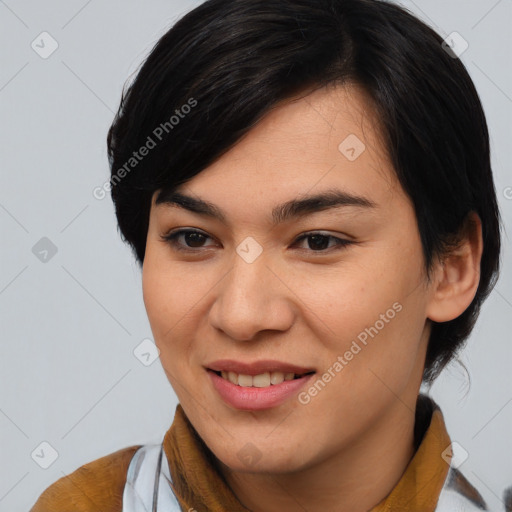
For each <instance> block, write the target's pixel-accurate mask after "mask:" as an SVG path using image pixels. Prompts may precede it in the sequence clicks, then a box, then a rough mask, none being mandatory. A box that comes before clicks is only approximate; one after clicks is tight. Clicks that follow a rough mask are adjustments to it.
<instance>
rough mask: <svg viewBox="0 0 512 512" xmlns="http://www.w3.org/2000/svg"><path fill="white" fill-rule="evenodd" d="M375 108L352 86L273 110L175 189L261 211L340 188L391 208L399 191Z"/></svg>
mask: <svg viewBox="0 0 512 512" xmlns="http://www.w3.org/2000/svg"><path fill="white" fill-rule="evenodd" d="M381 139H382V137H381V132H380V129H379V120H378V118H377V116H376V115H375V113H374V110H373V105H372V103H371V101H370V99H369V98H368V97H367V95H366V94H365V93H364V91H363V90H361V89H360V88H358V87H356V86H353V85H350V84H348V85H346V86H343V87H341V86H336V87H329V88H322V89H318V90H316V91H314V92H312V93H308V94H306V93H304V94H302V95H300V96H297V97H294V98H291V99H288V100H285V101H283V102H281V103H280V104H278V105H277V106H276V107H274V108H273V109H272V110H271V111H270V112H269V113H268V114H267V115H266V116H265V117H264V118H263V119H262V120H261V121H260V122H258V123H257V124H256V125H255V126H254V127H253V128H252V129H251V130H250V131H249V132H248V133H247V134H246V135H245V136H244V137H243V138H242V139H241V140H240V141H238V143H237V144H235V146H234V147H232V148H231V149H230V150H229V151H228V152H226V153H225V154H224V155H222V156H221V157H220V158H219V159H218V160H217V161H215V162H214V163H213V164H211V165H210V166H208V167H207V168H206V169H204V170H203V171H201V172H200V173H199V174H197V175H196V176H194V177H193V178H191V179H190V180H189V181H187V182H186V183H184V184H182V185H180V186H178V187H177V188H175V189H174V191H176V192H182V193H183V194H186V195H189V196H190V195H196V196H198V197H200V198H202V199H206V200H208V201H210V202H211V203H214V204H222V205H231V206H232V207H233V208H235V209H236V208H237V207H238V208H239V209H241V210H242V211H243V210H247V209H250V210H251V211H253V212H254V213H256V211H257V209H258V206H261V207H262V208H264V209H265V211H266V213H267V216H268V211H269V210H272V209H273V208H275V205H276V204H278V203H279V204H282V203H284V202H286V200H289V199H290V198H292V197H293V198H297V197H303V196H309V195H312V194H314V193H319V192H322V191H326V190H330V191H332V190H341V191H342V192H343V193H346V194H350V195H353V196H359V197H367V198H368V199H369V200H370V201H371V202H372V203H375V204H378V203H380V202H385V201H386V197H387V196H389V194H390V193H392V192H393V191H394V190H396V189H400V187H399V185H398V183H397V180H396V176H395V173H394V171H393V168H392V165H391V163H390V161H389V159H388V156H387V151H386V148H385V146H384V144H383V142H382V140H381Z"/></svg>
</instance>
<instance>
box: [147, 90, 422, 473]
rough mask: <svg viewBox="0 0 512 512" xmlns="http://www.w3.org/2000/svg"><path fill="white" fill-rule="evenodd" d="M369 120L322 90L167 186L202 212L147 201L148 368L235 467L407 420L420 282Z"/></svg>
mask: <svg viewBox="0 0 512 512" xmlns="http://www.w3.org/2000/svg"><path fill="white" fill-rule="evenodd" d="M377 126H378V125H377V122H376V119H375V118H374V117H373V114H372V111H371V108H370V103H369V101H368V99H367V97H366V96H365V95H364V93H363V92H362V91H361V90H360V89H358V88H357V87H355V86H345V87H336V88H329V89H326V88H324V89H320V90H317V91H315V92H313V93H311V94H309V95H308V96H306V97H303V98H295V99H292V100H288V101H286V102H283V103H281V104H280V105H279V106H278V107H277V108H275V109H274V110H272V112H271V113H270V114H268V115H267V116H266V117H265V118H264V119H263V120H262V121H261V122H260V123H259V124H258V125H256V126H255V127H254V128H253V129H252V130H251V131H250V132H249V133H248V134H247V136H246V137H244V138H243V139H242V140H241V141H239V143H238V144H237V145H236V146H234V147H233V148H232V149H231V150H230V151H229V152H227V153H226V154H224V155H223V156H222V157H221V158H220V159H218V160H217V161H216V162H215V163H214V164H212V165H211V166H209V167H208V168H206V169H204V170H203V171H202V172H201V173H200V174H198V175H196V176H195V177H193V178H192V179H191V180H190V181H188V182H187V183H186V184H182V185H180V186H179V187H178V188H177V189H176V190H174V191H173V192H179V193H180V194H181V195H182V196H188V197H190V198H193V199H194V200H196V203H195V205H196V206H197V204H198V203H197V201H198V200H201V201H204V202H207V203H209V205H210V206H213V207H214V208H210V211H208V212H207V211H206V210H207V209H206V208H204V205H203V208H202V210H201V209H199V208H196V207H192V202H191V201H189V202H187V203H183V202H180V200H179V199H176V197H170V196H168V197H167V202H161V203H159V204H156V201H155V198H156V193H155V196H154V197H153V203H152V206H151V213H150V222H149V229H148V235H147V246H146V254H145V259H144V264H143V293H144V302H145V305H146V309H147V313H148V317H149V321H150V324H151V328H152V331H153V335H154V338H155V342H156V344H157V346H158V348H159V349H160V359H161V363H162V365H163V367H164V370H165V371H166V374H167V376H168V378H169V381H170V383H171V385H172V386H173V388H174V390H175V392H176V394H177V396H178V399H179V401H180V403H181V405H182V407H183V409H184V411H185V413H186V415H187V417H188V418H189V420H190V421H191V423H192V424H193V426H194V427H195V429H196V430H197V431H198V433H199V435H200V436H201V437H202V439H203V440H204V441H205V443H206V444H207V445H208V447H209V448H210V449H211V450H212V451H213V453H214V454H215V455H216V457H217V458H218V459H219V460H220V461H221V463H222V464H225V465H226V466H227V467H229V468H231V469H232V470H235V471H236V470H238V471H249V470H251V471H263V472H275V473H283V472H288V471H289V472H291V471H297V470H300V469H303V468H307V467H309V466H313V465H314V464H318V463H320V462H322V461H326V460H328V459H329V457H332V456H333V454H336V453H341V452H343V451H347V450H350V449H353V448H354V447H355V446H357V445H358V444H361V443H363V442H364V440H365V439H368V440H369V439H370V438H371V437H372V436H374V437H375V435H377V433H380V434H379V435H384V433H385V431H386V429H388V428H391V425H395V427H394V428H396V422H397V420H398V422H400V419H403V418H405V417H408V418H409V419H410V417H411V415H412V416H414V413H413V411H414V405H415V401H416V397H417V393H418V389H419V386H420V383H421V376H422V371H423V363H424V358H425V350H426V345H427V340H428V334H429V326H428V322H426V310H427V308H428V303H429V300H430V298H431V292H430V290H429V287H428V285H427V282H426V277H425V272H424V268H423V257H422V247H421V242H420V237H419V232H418V228H417V224H416V217H415V214H414V210H413V207H412V205H411V203H410V201H409V199H408V198H407V197H406V195H405V193H404V192H403V190H402V189H401V187H400V185H399V183H398V182H397V180H396V178H395V175H394V172H393V169H392V166H391V163H390V162H389V160H388V157H387V155H386V152H385V150H384V146H383V144H382V142H381V141H380V139H379V132H378V130H377ZM328 193H330V195H327V194H328ZM313 196H323V197H322V198H321V201H317V202H311V201H309V202H308V201H305V200H306V199H307V198H309V197H313ZM294 202H297V204H293V203H294ZM287 203H289V204H288V207H287V208H283V207H281V208H279V206H280V205H283V204H287ZM290 204H291V205H292V206H290ZM192 210H197V211H192ZM178 231H180V233H178V234H177V232H178ZM190 232H192V233H190ZM226 360H229V362H226ZM219 361H220V362H219ZM259 362H261V363H262V364H261V365H260V366H258V365H253V366H250V365H251V364H252V363H259ZM244 364H246V365H249V366H244ZM287 365H288V366H287ZM289 365H293V366H289ZM212 370H216V371H221V370H225V371H226V372H227V371H229V370H231V371H233V374H226V373H225V374H224V377H227V378H228V379H229V377H231V378H232V379H236V378H239V380H238V384H234V383H232V382H230V381H229V380H226V379H224V378H223V377H222V374H221V375H220V376H219V375H217V374H216V373H214V372H213V371H212ZM235 370H238V371H235ZM279 370H282V373H283V374H284V375H281V373H280V372H279ZM267 371H268V373H267ZM310 372H314V373H312V374H311V373H310ZM238 373H240V374H242V376H241V377H239V376H238V375H237V374H238ZM287 373H288V374H290V373H294V374H297V375H303V374H304V373H309V375H306V376H302V377H300V378H294V379H293V380H289V379H290V377H291V376H290V375H288V376H287V375H286V374H287ZM256 374H263V375H262V376H258V377H256V378H254V379H253V380H251V379H250V376H254V375H256ZM270 377H271V378H272V379H273V380H272V382H275V384H273V383H270V382H269V378H270ZM283 377H284V378H285V380H284V381H283V382H282V383H279V381H280V380H282V379H283ZM235 382H237V381H236V380H235ZM240 384H242V385H240ZM247 384H249V385H251V384H252V385H253V386H252V387H246V385H247ZM251 456H252V457H253V459H254V458H257V459H259V460H258V464H257V466H256V465H253V466H252V467H251V468H249V466H248V460H249V459H248V457H251ZM255 468H257V469H255Z"/></svg>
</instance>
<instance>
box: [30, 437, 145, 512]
mask: <svg viewBox="0 0 512 512" xmlns="http://www.w3.org/2000/svg"><path fill="white" fill-rule="evenodd" d="M138 448H140V446H130V447H128V448H123V449H121V450H118V451H117V452H114V453H111V454H109V455H106V456H105V457H101V458H99V459H96V460H94V461H92V462H89V463H88V464H85V465H84V466H82V467H80V468H78V469H77V470H75V471H74V472H73V473H71V474H70V475H67V476H64V477H62V478H60V479H59V480H57V481H56V482H55V483H54V484H52V485H51V486H50V487H48V488H47V489H46V490H45V491H44V492H43V494H41V496H40V497H39V499H38V500H37V502H36V503H35V505H34V506H33V507H32V508H31V509H30V512H48V511H52V512H93V511H94V512H97V511H98V510H101V511H102V512H120V511H121V509H122V502H123V490H124V485H125V482H126V473H127V470H128V466H129V465H130V461H131V460H132V457H133V455H134V454H135V452H136V451H137V450H138Z"/></svg>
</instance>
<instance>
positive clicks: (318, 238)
mask: <svg viewBox="0 0 512 512" xmlns="http://www.w3.org/2000/svg"><path fill="white" fill-rule="evenodd" d="M303 240H308V243H307V245H308V246H309V249H310V250H311V251H312V252H327V251H326V249H334V250H339V249H343V248H345V247H346V246H347V245H351V244H354V243H355V242H353V241H351V240H346V239H344V238H338V237H336V236H333V235H327V234H323V233H319V232H315V233H306V234H304V235H302V236H300V237H299V238H297V240H295V244H297V243H298V242H302V241H303ZM329 241H333V242H334V244H333V245H331V246H330V247H329ZM306 250H307V249H306ZM329 252H330V251H329Z"/></svg>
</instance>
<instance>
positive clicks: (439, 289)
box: [427, 212, 483, 322]
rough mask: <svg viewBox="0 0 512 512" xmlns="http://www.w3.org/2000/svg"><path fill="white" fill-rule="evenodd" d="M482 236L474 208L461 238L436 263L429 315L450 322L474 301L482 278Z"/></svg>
mask: <svg viewBox="0 0 512 512" xmlns="http://www.w3.org/2000/svg"><path fill="white" fill-rule="evenodd" d="M482 251H483V238H482V222H481V221H480V217H479V216H478V215H477V214H476V213H475V212H471V213H470V214H469V215H468V218H467V219H466V222H465V225H464V228H463V231H462V233H461V237H460V242H459V243H458V244H457V246H456V247H454V248H453V249H451V250H448V252H447V254H446V255H444V256H443V257H442V258H441V260H440V261H439V262H438V263H437V268H436V271H435V275H436V278H435V281H434V282H433V284H432V297H431V299H430V301H429V304H428V307H427V317H428V318H429V319H430V320H433V321H434V322H448V321H450V320H453V319H455V318H457V317H458V316H460V315H461V314H462V313H463V312H464V311H465V310H466V309H467V308H468V307H469V305H470V304H471V302H472V300H473V299H474V297H475V294H476V291H477V289H478V284H479V282H480V261H481V259H482Z"/></svg>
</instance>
